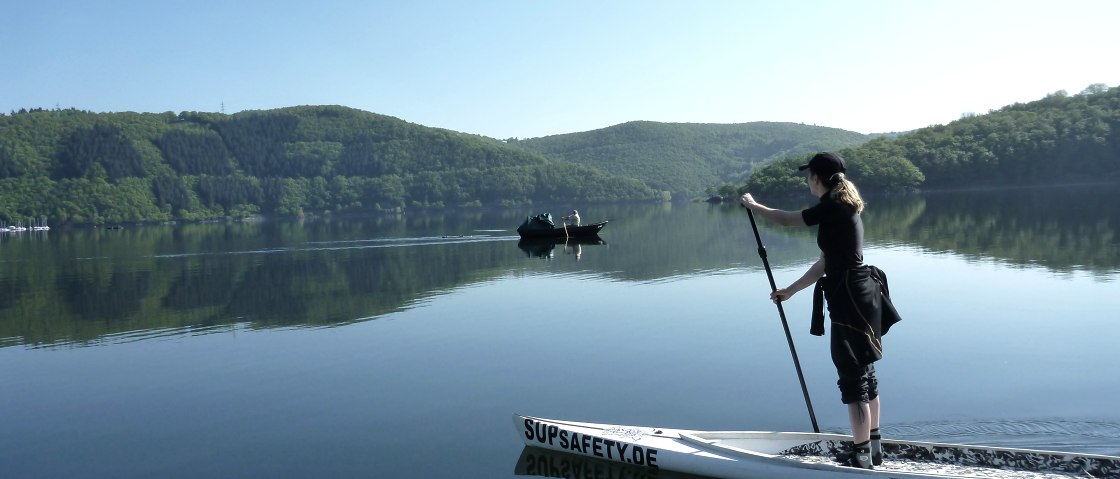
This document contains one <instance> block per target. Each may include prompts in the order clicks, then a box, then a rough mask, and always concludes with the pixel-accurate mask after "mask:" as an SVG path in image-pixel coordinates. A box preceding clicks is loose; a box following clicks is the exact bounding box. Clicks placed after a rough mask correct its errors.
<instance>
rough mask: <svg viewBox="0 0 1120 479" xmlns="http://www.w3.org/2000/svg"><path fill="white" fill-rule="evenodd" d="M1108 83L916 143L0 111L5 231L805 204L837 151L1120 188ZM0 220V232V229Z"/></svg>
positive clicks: (894, 180) (351, 113)
mask: <svg viewBox="0 0 1120 479" xmlns="http://www.w3.org/2000/svg"><path fill="white" fill-rule="evenodd" d="M1118 135H1120V87H1112V88H1109V87H1108V86H1105V85H1093V86H1090V87H1089V88H1087V89H1086V90H1085V91H1083V92H1082V93H1080V94H1077V95H1073V96H1070V95H1067V94H1066V93H1064V92H1058V93H1054V94H1051V95H1048V96H1047V97H1046V98H1043V99H1041V100H1038V101H1035V102H1031V103H1025V104H1014V105H1010V106H1007V107H1004V108H1002V109H1000V110H995V111H992V112H989V113H988V114H985V115H969V116H967V117H965V118H962V119H961V120H958V121H955V122H952V123H950V124H948V125H937V126H931V127H928V128H923V129H920V130H915V131H912V132H907V133H901V134H886V135H863V134H860V133H854V132H847V131H843V130H838V129H834V128H825V127H818V126H810V125H798V124H791V123H769V122H757V123H745V124H738V125H715V124H674V123H654V122H631V123H626V124H622V125H617V126H614V127H610V128H605V129H602V130H596V131H591V132H585V133H573V134H567V135H556V136H550V137H545V138H536V139H525V140H518V139H509V140H504V141H500V140H496V139H492V138H487V137H483V136H478V135H470V134H465V133H458V132H454V131H449V130H443V129H437V128H430V127H425V126H421V125H416V124H413V123H408V122H406V121H403V120H400V119H397V118H393V117H388V116H384V115H379V114H375V113H370V112H365V111H361V110H356V109H352V108H346V107H341V106H301V107H291V108H282V109H276V110H266V111H245V112H240V113H236V114H233V115H226V114H221V113H203V112H182V113H179V114H175V113H172V112H167V113H160V114H157V113H132V112H127V113H92V112H85V111H79V110H74V109H68V110H63V109H55V110H45V109H31V110H20V111H18V112H12V113H11V114H8V115H3V114H0V222H3V223H7V224H15V223H18V222H29V221H39V220H49V221H50V222H51V224H64V223H95V224H97V223H116V222H134V221H135V222H139V221H169V220H204V219H213V218H222V217H245V216H250V215H257V214H268V215H302V214H305V213H320V212H332V211H336V212H344V211H356V212H365V211H394V212H399V211H403V210H407V209H413V208H433V207H480V206H516V205H532V204H536V203H557V202H561V203H586V202H616V201H669V200H671V199H678V200H680V199H693V198H697V197H700V196H701V195H703V194H705V193H707V194H709V195H710V194H716V193H718V194H720V195H723V196H731V195H734V194H736V193H737V192H740V191H745V190H750V191H752V192H757V193H759V194H765V195H786V194H792V193H797V194H803V193H804V179H803V178H802V177H801V176H800V175H797V174H796V165H798V164H800V163H802V162H804V161H805V159H806V158H807V157H808V156H809V155H811V154H812V153H814V152H816V151H822V150H835V151H838V152H839V153H840V154H841V155H843V156H844V157H845V158H846V159H847V160H848V163H849V165H850V168H849V173H850V175H851V177H852V178H853V179H854V180H856V182H857V184H858V185H860V187H861V189H863V190H865V191H898V190H914V189H919V188H963V187H989V186H1019V185H1030V184H1044V183H1053V182H1079V181H1120V137H1118ZM0 226H2V225H0Z"/></svg>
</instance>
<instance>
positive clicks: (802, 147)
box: [509, 121, 874, 197]
mask: <svg viewBox="0 0 1120 479" xmlns="http://www.w3.org/2000/svg"><path fill="white" fill-rule="evenodd" d="M872 138H874V136H872V135H864V134H862V133H855V132H851V131H845V130H840V129H836V128H826V127H820V126H809V125H803V124H797V123H772V122H754V123H740V124H701V123H657V122H650V121H635V122H629V123H623V124H621V125H615V126H612V127H609V128H603V129H600V130H594V131H589V132H583V133H570V134H565V135H554V136H546V137H543V138H533V139H526V140H519V141H509V143H510V144H514V145H519V146H521V147H524V148H526V149H529V150H532V151H537V152H541V153H544V154H545V155H548V156H550V157H555V158H560V159H563V160H566V161H571V162H575V163H578V164H581V165H586V166H592V167H595V168H600V169H602V170H604V171H606V172H608V173H613V174H616V175H622V176H625V177H634V178H640V179H642V180H644V181H645V182H646V183H648V184H649V185H650V186H652V187H653V188H654V189H658V190H668V191H671V192H673V193H674V195H678V196H687V197H694V196H697V195H699V194H701V193H703V192H705V190H707V189H709V188H711V187H718V186H720V185H722V184H725V183H742V182H743V181H744V180H745V179H746V178H747V176H748V175H749V174H750V173H751V171H752V170H753V169H754V168H755V167H757V166H761V165H765V164H768V163H770V162H772V161H774V160H777V159H781V158H785V157H787V156H791V155H801V154H807V153H812V152H818V151H825V150H835V149H840V148H846V147H853V146H857V145H861V144H863V143H866V142H867V141H868V140H870V139H872Z"/></svg>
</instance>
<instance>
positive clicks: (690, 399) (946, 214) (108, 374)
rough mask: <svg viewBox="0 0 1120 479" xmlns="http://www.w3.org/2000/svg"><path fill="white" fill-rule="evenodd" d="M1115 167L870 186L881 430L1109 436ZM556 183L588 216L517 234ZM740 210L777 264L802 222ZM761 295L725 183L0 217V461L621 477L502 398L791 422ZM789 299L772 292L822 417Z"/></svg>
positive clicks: (1113, 401) (50, 467) (830, 423)
mask: <svg viewBox="0 0 1120 479" xmlns="http://www.w3.org/2000/svg"><path fill="white" fill-rule="evenodd" d="M1114 190H1115V188H1114V187H1081V188H1061V189H1060V188H1047V189H1031V190H1002V191H994V192H967V193H946V194H929V195H925V196H914V197H900V198H872V199H871V200H870V205H869V209H868V211H867V212H866V213H865V220H864V221H865V224H866V226H867V241H868V245H867V248H866V251H865V255H866V258H867V260H868V261H869V262H870V263H872V264H875V265H877V266H880V267H881V268H883V269H884V270H886V271H887V273H888V274H889V277H890V285H891V293H892V296H893V298H894V301H895V304H896V305H897V306H898V307H899V309H900V312H901V313H902V315H903V322H902V323H900V324H899V325H897V326H895V328H894V329H892V330H891V332H890V334H888V335H887V336H886V337H885V347H886V358H885V359H884V361H882V362H881V363H880V364H879V365H878V370H879V375H880V382H881V392H882V398H883V399H882V400H883V408H884V409H883V432H884V435H885V436H888V437H896V438H908V439H918V440H930V441H939V442H955V443H980V444H996V445H1006V446H1014V447H1033V448H1048V449H1063V450H1074V451H1082V452H1088V453H1100V454H1114V455H1115V454H1120V408H1117V407H1116V405H1117V398H1118V397H1120V375H1118V374H1117V372H1116V369H1117V365H1120V347H1118V346H1120V341H1118V340H1120V321H1117V319H1116V318H1117V311H1120V294H1118V293H1120V288H1118V286H1120V285H1118V280H1120V206H1118V204H1117V203H1116V202H1115V201H1114V198H1115V193H1114ZM762 200H763V201H766V200H767V199H766V198H762ZM812 201H813V200H812V199H811V198H809V197H808V196H806V197H805V199H804V200H799V201H787V202H784V203H783V202H778V204H777V206H782V207H786V208H794V207H801V206H808V205H810V204H811V203H812ZM572 206H575V207H578V208H580V210H581V214H582V216H583V218H584V221H585V222H592V221H597V220H602V219H608V220H610V223H609V224H608V225H607V227H606V228H605V229H604V230H603V232H602V234H601V238H602V240H603V241H604V242H605V244H583V245H579V246H578V247H576V246H574V245H568V246H565V245H563V244H558V245H553V244H525V243H521V242H519V241H518V238H517V235H516V233H515V232H514V231H513V229H514V228H515V227H516V226H517V225H518V224H519V223H520V222H521V221H522V220H523V219H524V218H525V217H526V216H527V215H530V214H535V213H537V212H540V211H551V212H552V213H553V214H555V215H557V216H558V215H559V214H560V213H561V212H563V211H566V210H568V209H570V208H571V207H572ZM762 226H763V231H762V237H763V241H764V242H765V243H766V246H767V250H768V252H769V258H770V261H771V264H772V265H773V266H774V273H775V276H776V278H777V281H778V283H779V285H785V284H788V283H790V282H791V281H793V280H794V279H796V278H797V277H798V276H800V274H801V273H802V272H803V270H804V269H805V268H806V267H807V266H808V265H809V264H811V263H812V262H813V261H814V260H815V259H816V256H817V255H818V250H817V249H816V246H815V243H814V236H813V235H814V233H813V231H812V230H809V229H781V228H774V227H771V226H770V225H762ZM768 293H769V285H768V283H767V279H766V275H765V272H764V270H763V268H762V265H761V261H760V260H759V258H758V255H757V252H756V247H755V245H754V239H753V236H752V234H751V230H750V224H749V222H748V220H747V215H746V213H745V211H744V210H742V209H741V208H737V207H729V206H723V207H720V206H709V205H707V204H674V205H668V204H665V205H662V204H643V205H607V206H597V205H552V206H548V207H546V206H536V207H532V208H516V209H510V210H505V211H489V210H488V211H448V212H446V213H439V214H432V213H418V214H409V215H406V216H401V217H393V216H368V217H361V218H358V217H345V218H343V217H334V218H316V219H306V220H304V221H263V222H258V223H239V222H234V223H228V224H226V223H222V224H183V225H175V226H136V227H132V226H130V227H127V228H125V229H123V230H104V229H101V230H97V229H88V228H87V229H57V228H56V229H55V230H52V231H50V232H49V233H36V234H31V233H23V234H19V235H17V234H11V233H5V234H0V414H2V417H3V427H0V471H2V472H0V474H2V475H3V477H5V478H42V477H68V478H69V477H95V478H101V477H105V478H109V477H113V478H121V477H163V478H175V477H239V478H251V477H425V478H440V477H446V478H464V477H471V478H474V477H487V478H491V477H497V478H504V477H517V472H516V471H520V472H521V473H529V474H540V475H559V471H562V470H563V471H569V474H568V475H571V474H570V472H571V471H579V473H580V475H581V476H582V477H595V476H596V475H598V476H600V477H645V476H644V472H643V471H640V470H629V469H624V470H616V469H610V468H606V466H603V465H602V464H599V463H583V462H579V461H578V460H574V459H571V458H567V457H564V456H562V455H561V456H553V455H546V454H544V455H541V454H538V453H531V452H530V451H532V450H530V451H526V454H525V455H524V456H523V454H522V453H523V448H522V445H521V444H522V443H521V439H520V437H519V436H518V434H517V431H515V430H514V427H513V423H512V421H511V415H512V414H513V413H515V412H519V413H526V414H532V415H538V416H545V417H555V418H563V419H572V420H583V421H594V422H608V423H618V424H634V425H650V426H661V427H675V428H691V429H757V430H786V431H789V430H802V431H804V430H810V429H811V424H810V422H809V418H808V414H807V412H806V408H805V404H804V400H803V398H802V395H801V390H800V386H799V385H798V382H797V377H796V373H795V370H794V367H793V363H792V360H791V359H790V352H789V348H788V346H787V344H786V341H785V337H784V334H783V332H782V327H781V322H780V320H779V318H778V315H777V310H776V309H775V307H774V305H773V304H772V303H770V302H768V301H767V295H768ZM810 309H811V298H810V297H809V294H808V292H807V291H806V292H803V293H801V294H799V295H797V296H795V297H794V298H792V300H791V301H790V302H788V303H787V304H786V306H785V310H786V313H787V316H788V318H789V321H790V327H791V330H792V332H793V335H794V340H795V343H796V346H797V352H798V354H799V356H800V360H801V364H802V367H803V370H804V373H805V377H806V381H807V382H808V386H809V393H810V396H811V398H812V401H813V406H814V409H815V411H816V415H817V419H818V421H819V423H820V426H821V429H822V430H825V431H830V432H845V431H846V430H847V427H848V426H847V417H846V413H845V409H844V407H843V406H842V405H841V404H840V401H839V393H838V391H837V390H836V386H835V372H834V370H833V367H832V364H831V362H830V360H829V355H828V343H827V339H824V338H818V337H814V336H810V335H809V334H808V329H809V324H808V317H809V312H810ZM519 460H520V469H518V467H519ZM604 471H605V472H604ZM604 474H605V476H604ZM659 477H667V476H666V475H664V474H663V475H661V476H659Z"/></svg>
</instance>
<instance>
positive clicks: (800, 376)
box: [747, 208, 821, 433]
mask: <svg viewBox="0 0 1120 479" xmlns="http://www.w3.org/2000/svg"><path fill="white" fill-rule="evenodd" d="M747 215H749V216H750V218H751V229H752V230H754V240H755V241H756V242H757V243H758V256H759V257H760V258H762V266H763V267H764V268H766V278H767V279H769V280H770V292H774V291H777V290H778V285H777V284H776V283H774V273H772V272H770V260H768V259H766V247H765V246H763V245H762V237H761V236H759V235H758V225H756V224H755V222H754V212H753V211H751V209H750V208H747ZM774 304H775V305H777V306H778V316H780V317H781V318H782V329H785V331H786V342H787V343H789V352H790V354H791V355H793V367H794V368H796V369H797V380H798V381H801V394H803V395H804V396H805V407H807V408H808V409H809V420H811V421H813V432H817V433H819V432H821V430H820V428H819V427H817V415H816V414H814V413H813V402H812V401H810V400H809V389H808V388H806V387H805V375H803V374H801V361H798V360H797V348H795V347H794V346H793V335H791V334H790V333H789V322H788V321H786V311H785V310H784V309H782V302H781V301H775V302H774Z"/></svg>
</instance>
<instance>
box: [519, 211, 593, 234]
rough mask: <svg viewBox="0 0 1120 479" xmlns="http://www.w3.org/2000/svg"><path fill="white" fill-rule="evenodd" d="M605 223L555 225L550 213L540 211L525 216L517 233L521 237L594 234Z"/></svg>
mask: <svg viewBox="0 0 1120 479" xmlns="http://www.w3.org/2000/svg"><path fill="white" fill-rule="evenodd" d="M606 225H607V222H606V221H600V222H598V223H591V224H587V225H580V226H575V225H566V224H562V225H560V226H556V223H554V222H553V221H552V215H551V214H548V213H541V214H539V215H536V216H532V217H528V218H525V222H524V223H521V226H518V227H517V234H519V235H521V237H522V238H566V237H574V236H595V235H598V234H599V231H601V230H602V229H603V227H604V226H606Z"/></svg>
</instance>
